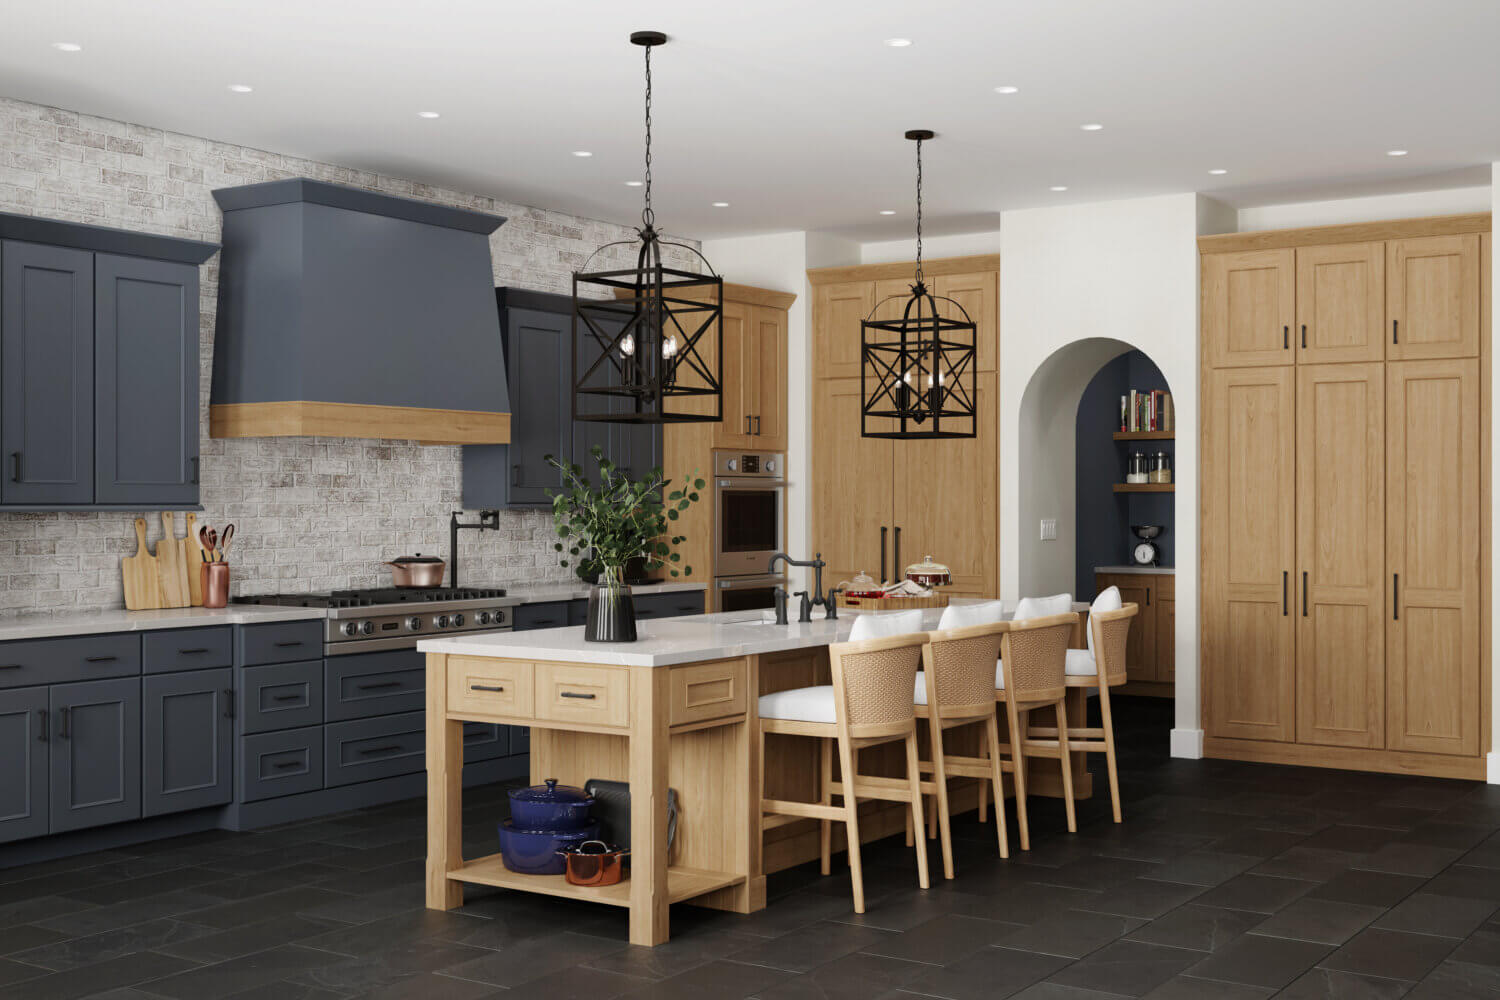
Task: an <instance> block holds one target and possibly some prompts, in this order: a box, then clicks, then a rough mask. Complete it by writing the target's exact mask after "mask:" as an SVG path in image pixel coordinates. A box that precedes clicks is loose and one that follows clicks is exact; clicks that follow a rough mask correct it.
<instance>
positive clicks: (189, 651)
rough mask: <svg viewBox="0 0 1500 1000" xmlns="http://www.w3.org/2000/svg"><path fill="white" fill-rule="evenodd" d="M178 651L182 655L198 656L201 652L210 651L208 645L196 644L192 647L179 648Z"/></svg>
mask: <svg viewBox="0 0 1500 1000" xmlns="http://www.w3.org/2000/svg"><path fill="white" fill-rule="evenodd" d="M177 652H178V653H179V654H180V655H182V656H196V655H197V654H199V653H206V652H208V647H207V646H194V647H193V648H191V649H179V650H178V651H177Z"/></svg>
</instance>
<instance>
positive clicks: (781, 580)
mask: <svg viewBox="0 0 1500 1000" xmlns="http://www.w3.org/2000/svg"><path fill="white" fill-rule="evenodd" d="M786 582H787V577H785V576H777V575H775V574H762V575H760V576H730V577H722V576H721V577H719V579H717V580H715V581H714V585H715V586H716V587H718V589H720V590H751V589H753V588H755V587H775V586H777V585H780V584H785V583H786Z"/></svg>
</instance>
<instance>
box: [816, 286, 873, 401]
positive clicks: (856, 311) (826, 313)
mask: <svg viewBox="0 0 1500 1000" xmlns="http://www.w3.org/2000/svg"><path fill="white" fill-rule="evenodd" d="M874 308H875V283H874V282H870V281H845V282H839V283H837V284H829V285H818V286H816V287H814V289H813V331H814V332H813V370H814V371H815V372H817V375H818V377H819V378H858V377H859V367H860V335H859V325H860V324H861V323H863V322H864V320H865V317H866V316H868V315H870V310H872V309H874Z"/></svg>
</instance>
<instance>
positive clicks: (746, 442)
mask: <svg viewBox="0 0 1500 1000" xmlns="http://www.w3.org/2000/svg"><path fill="white" fill-rule="evenodd" d="M753 312H754V310H753V308H752V307H751V306H748V305H746V304H745V303H743V302H725V303H724V382H723V389H724V421H723V423H722V424H721V425H720V426H719V430H718V433H717V434H716V435H714V445H715V447H719V448H754V447H755V446H756V445H755V434H754V432H755V418H754V415H753V414H754V408H755V407H754V400H755V399H756V396H757V392H756V386H755V384H753V383H754V382H756V381H758V377H759V374H760V371H759V368H758V367H757V366H756V365H755V364H754V363H747V362H750V361H751V359H749V358H747V357H746V355H747V354H748V353H749V351H748V349H747V348H748V342H749V341H750V340H751V339H752V338H753V334H752V332H751V330H752V325H753V320H752V315H751V314H752V313H753Z"/></svg>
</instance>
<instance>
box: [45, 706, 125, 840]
mask: <svg viewBox="0 0 1500 1000" xmlns="http://www.w3.org/2000/svg"><path fill="white" fill-rule="evenodd" d="M47 712H48V715H49V717H50V718H51V721H52V733H51V742H52V751H51V755H50V762H49V773H50V775H51V781H50V782H49V789H50V794H51V802H50V812H49V820H48V832H50V833H62V832H64V831H67V830H79V829H82V828H84V827H87V826H99V825H101V824H104V823H119V822H121V821H122V820H127V819H136V818H138V817H139V816H140V815H141V682H140V678H138V677H121V678H118V679H116V680H108V681H82V682H80V683H77V684H54V685H53V686H52V689H51V691H50V692H49V695H48V698H47Z"/></svg>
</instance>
